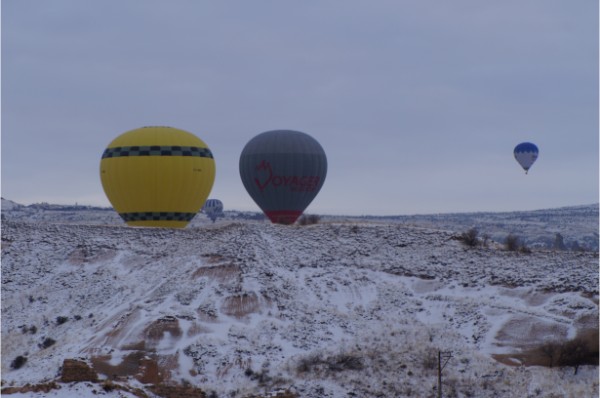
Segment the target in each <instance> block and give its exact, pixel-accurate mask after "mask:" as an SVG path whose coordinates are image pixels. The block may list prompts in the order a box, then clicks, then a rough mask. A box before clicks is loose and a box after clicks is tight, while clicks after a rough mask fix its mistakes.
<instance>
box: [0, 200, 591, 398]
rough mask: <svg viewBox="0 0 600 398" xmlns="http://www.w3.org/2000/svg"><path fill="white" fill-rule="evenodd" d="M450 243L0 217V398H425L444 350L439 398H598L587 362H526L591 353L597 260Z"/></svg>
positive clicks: (449, 234)
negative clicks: (560, 346)
mask: <svg viewBox="0 0 600 398" xmlns="http://www.w3.org/2000/svg"><path fill="white" fill-rule="evenodd" d="M3 214H4V210H3ZM459 237H460V234H459V233H458V232H453V231H449V230H447V229H446V228H442V229H436V228H432V227H427V228H425V227H423V226H417V225H411V224H407V223H399V222H384V221H382V220H364V219H361V220H339V219H338V220H322V222H321V223H319V224H316V225H309V226H302V227H300V226H278V225H271V224H268V223H265V222H261V221H248V220H246V221H232V220H220V221H218V222H217V223H215V224H212V223H208V222H207V223H200V224H195V225H192V226H190V227H188V228H186V229H183V230H166V229H144V228H129V227H124V226H117V225H101V224H93V223H87V224H86V223H82V222H71V223H60V224H59V223H55V222H48V221H44V222H35V221H30V220H29V221H23V220H15V219H14V218H13V219H12V220H11V219H9V217H4V221H3V223H2V388H3V390H2V392H3V394H5V393H6V394H8V393H13V396H15V397H24V396H27V397H29V396H47V397H51V396H81V397H87V396H97V395H108V396H122V397H130V396H147V397H175V396H178V397H179V396H190V397H191V396H200V395H199V394H200V392H199V391H202V394H205V395H206V396H213V397H253V396H254V397H258V396H265V397H266V396H282V397H283V396H293V397H352V396H355V397H404V396H414V397H428V396H431V397H433V396H436V394H437V388H438V386H437V366H438V354H439V353H440V352H442V353H443V354H444V355H447V356H448V357H449V359H448V363H447V364H446V366H445V368H444V370H443V384H442V388H443V391H444V396H455V397H529V396H531V397H536V396H545V397H563V396H597V395H598V373H597V372H598V368H597V365H583V366H580V367H578V368H574V367H572V366H567V367H565V366H562V367H561V366H554V367H552V368H549V367H547V366H540V365H541V364H542V362H543V360H546V361H547V360H549V358H541V359H540V358H537V359H536V358H534V357H533V356H532V355H529V354H528V353H531V352H533V351H532V350H535V349H536V348H537V347H540V346H542V345H543V344H546V343H548V342H568V341H571V340H574V339H577V338H582V336H583V337H585V336H590V335H591V336H594V333H596V334H595V336H596V343H597V331H598V255H597V253H595V252H592V251H568V250H565V251H559V250H547V249H536V248H533V250H530V251H529V252H521V251H508V250H506V249H505V247H504V246H503V245H501V244H498V243H494V242H488V244H487V245H485V246H483V245H480V246H477V247H469V246H467V245H465V244H464V243H463V242H461V241H460V238H459ZM593 338H594V337H592V340H593ZM591 349H592V350H593V347H592V348H591ZM595 349H596V355H597V344H596V348H595ZM18 358H21V359H20V360H18ZM550 360H551V358H550ZM546 364H548V363H546ZM596 364H597V356H596ZM73 367H74V369H75V370H73ZM65 369H67V370H65ZM68 369H70V370H68ZM575 369H576V370H577V372H575ZM80 373H81V374H83V375H84V376H82V377H79V376H77V375H79V374H80ZM73 375H76V376H73ZM69 377H71V379H70V378H69ZM72 377H75V379H78V378H79V379H78V380H73V379H72ZM81 380H84V381H81ZM76 381H79V382H76ZM28 384H29V385H38V386H40V385H46V386H48V385H50V386H51V387H47V388H45V390H47V391H41V390H39V389H38V391H34V390H35V389H31V388H29V389H23V388H22V387H23V386H26V385H28ZM107 385H108V386H109V387H107ZM170 388H171V390H169V389H170ZM172 388H179V390H177V391H175V390H172ZM182 389H183V390H182ZM186 389H187V390H186ZM181 391H184V392H181ZM185 391H191V392H189V394H190V395H185V394H188V393H186V392H185ZM68 394H72V395H68ZM86 394H88V395H86ZM181 394H183V395H181ZM278 394H279V395H278Z"/></svg>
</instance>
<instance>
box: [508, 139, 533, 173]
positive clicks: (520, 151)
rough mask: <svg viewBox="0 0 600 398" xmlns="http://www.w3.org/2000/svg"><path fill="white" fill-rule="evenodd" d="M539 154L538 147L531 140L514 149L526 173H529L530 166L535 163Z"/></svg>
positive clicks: (516, 157)
mask: <svg viewBox="0 0 600 398" xmlns="http://www.w3.org/2000/svg"><path fill="white" fill-rule="evenodd" d="M538 154H539V150H538V147H537V146H536V145H535V144H532V143H531V142H522V143H520V144H519V145H517V146H516V147H515V150H514V155H515V159H517V162H519V164H520V165H521V167H522V168H523V170H525V174H527V172H528V171H529V168H530V167H531V166H532V165H533V163H535V160H536V159H537V158H538Z"/></svg>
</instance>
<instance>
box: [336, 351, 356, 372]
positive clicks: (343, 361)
mask: <svg viewBox="0 0 600 398" xmlns="http://www.w3.org/2000/svg"><path fill="white" fill-rule="evenodd" d="M327 363H328V367H329V370H331V371H334V372H341V371H344V370H362V369H363V361H362V358H361V357H359V356H357V355H353V354H339V355H335V356H333V357H330V358H328V359H327Z"/></svg>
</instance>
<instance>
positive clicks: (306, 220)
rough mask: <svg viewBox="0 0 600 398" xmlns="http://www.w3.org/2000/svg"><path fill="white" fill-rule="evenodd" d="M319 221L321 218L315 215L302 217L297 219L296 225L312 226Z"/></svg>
mask: <svg viewBox="0 0 600 398" xmlns="http://www.w3.org/2000/svg"><path fill="white" fill-rule="evenodd" d="M319 221H321V217H319V216H318V215H316V214H310V215H306V214H305V215H303V216H302V217H300V218H299V219H298V225H313V224H318V223H319Z"/></svg>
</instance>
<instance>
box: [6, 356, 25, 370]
mask: <svg viewBox="0 0 600 398" xmlns="http://www.w3.org/2000/svg"><path fill="white" fill-rule="evenodd" d="M25 363H27V357H25V356H23V355H19V356H18V357H16V358H15V359H13V361H12V362H11V363H10V368H11V369H20V368H22V367H23V365H25Z"/></svg>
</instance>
